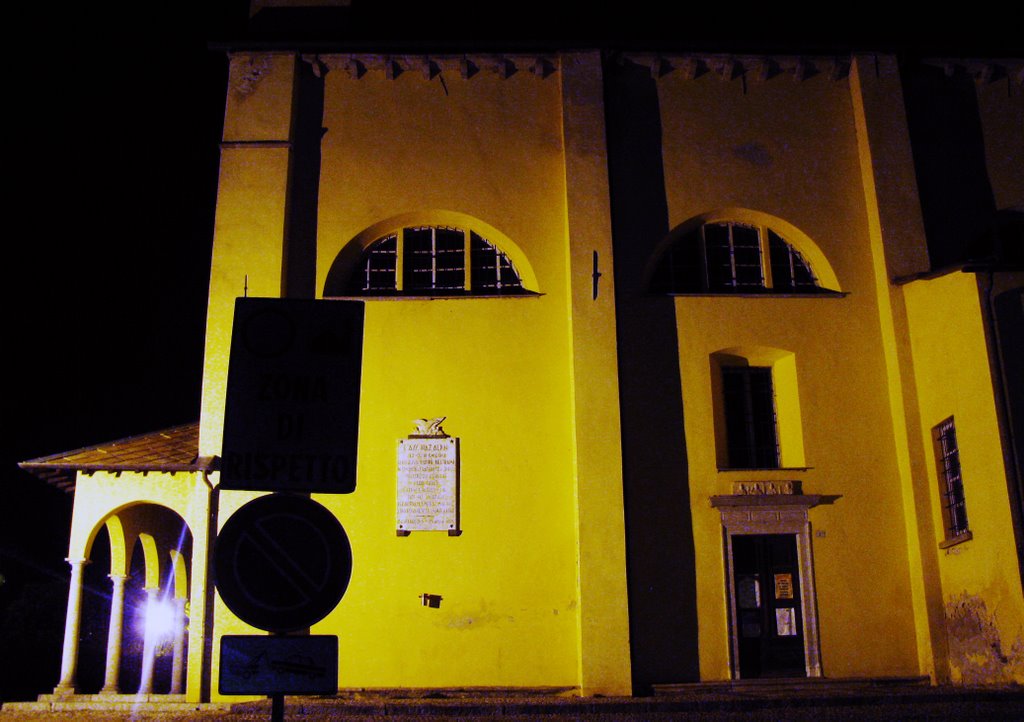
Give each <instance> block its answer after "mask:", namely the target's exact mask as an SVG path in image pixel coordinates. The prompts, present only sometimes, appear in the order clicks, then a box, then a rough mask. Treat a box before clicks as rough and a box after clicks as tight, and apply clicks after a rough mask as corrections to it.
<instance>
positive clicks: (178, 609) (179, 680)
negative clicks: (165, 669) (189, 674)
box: [171, 597, 185, 694]
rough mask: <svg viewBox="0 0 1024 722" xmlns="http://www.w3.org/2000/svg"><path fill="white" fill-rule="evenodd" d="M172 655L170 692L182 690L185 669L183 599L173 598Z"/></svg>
mask: <svg viewBox="0 0 1024 722" xmlns="http://www.w3.org/2000/svg"><path fill="white" fill-rule="evenodd" d="M173 649H174V656H173V657H172V660H171V694H181V693H182V692H183V691H184V685H183V681H184V676H185V675H184V671H185V599H184V598H182V597H175V598H174V647H173Z"/></svg>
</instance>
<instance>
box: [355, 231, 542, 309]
mask: <svg viewBox="0 0 1024 722" xmlns="http://www.w3.org/2000/svg"><path fill="white" fill-rule="evenodd" d="M348 292H349V293H350V294H352V295H354V296H387V295H405V296H460V295H469V296H487V295H501V294H523V293H529V291H527V290H526V289H524V288H523V282H522V280H521V279H520V276H519V272H518V271H517V270H516V268H515V266H514V265H512V261H510V260H509V258H508V256H507V255H506V254H505V253H504V252H503V251H502V250H501V249H500V248H498V247H497V246H495V245H494V244H493V243H491V242H490V241H488V240H487V239H486V238H484V237H483V236H481V235H480V234H478V233H476V232H475V231H471V230H469V231H467V230H464V229H462V228H453V227H449V226H410V227H406V228H402V229H401V230H399V231H396V232H394V233H390V234H388V235H386V236H382V237H381V238H378V239H377V240H375V241H374V242H373V243H371V244H370V245H369V246H367V247H366V249H365V250H364V251H363V254H362V257H361V258H360V260H359V263H358V265H357V267H356V270H355V272H354V273H353V275H352V277H351V280H350V283H349V289H348Z"/></svg>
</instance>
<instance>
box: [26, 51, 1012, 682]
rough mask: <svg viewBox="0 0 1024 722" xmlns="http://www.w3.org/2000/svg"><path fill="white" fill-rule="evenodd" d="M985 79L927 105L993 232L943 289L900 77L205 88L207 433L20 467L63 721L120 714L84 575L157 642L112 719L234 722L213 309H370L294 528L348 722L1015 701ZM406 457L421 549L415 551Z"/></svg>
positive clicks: (365, 66)
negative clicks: (108, 702) (33, 504)
mask: <svg viewBox="0 0 1024 722" xmlns="http://www.w3.org/2000/svg"><path fill="white" fill-rule="evenodd" d="M1014 62H1015V64H1014V63H1008V62H1005V61H1003V62H1002V64H996V65H995V66H994V67H996V68H997V70H998V72H996V73H995V75H992V74H991V73H990V74H989V75H988V76H985V78H984V79H983V80H977V81H976V80H975V79H974V78H973V77H972V75H971V74H972V73H973V72H974V69H975V68H976V67H978V66H977V63H976V64H975V65H970V64H969V63H967V62H966V61H962V62H960V63H959V64H955V63H948V64H947V65H946V66H936V67H932V66H928V67H927V68H925V69H923V70H920V71H919V72H920V73H921V74H922V75H921V76H920V77H923V78H925V79H926V81H927V82H928V83H931V82H936V83H939V84H941V83H950V84H954V85H955V87H956V89H957V92H966V91H965V90H964V88H966V89H967V90H969V91H970V92H971V93H973V94H974V99H975V103H976V104H977V108H978V113H977V118H978V128H979V132H980V135H981V138H982V139H983V141H984V144H983V145H984V149H985V153H986V154H987V155H985V158H984V160H985V167H986V168H987V179H988V182H989V184H990V188H989V190H990V195H991V198H992V211H993V212H992V214H991V217H990V218H989V219H988V223H989V225H984V224H982V225H980V226H979V227H978V228H977V231H978V236H979V237H983V238H991V239H994V240H991V241H990V242H988V243H989V245H988V246H985V249H987V250H986V251H985V253H984V254H981V256H983V257H981V256H979V255H978V254H977V253H966V252H965V253H964V254H961V256H960V257H959V258H953V257H952V256H950V257H948V258H946V257H943V261H945V260H949V261H950V262H948V263H946V262H943V263H937V262H936V259H937V258H939V257H940V256H941V253H939V252H937V251H936V250H935V247H934V246H935V244H934V243H932V242H931V238H930V232H931V226H930V225H929V224H930V223H934V221H933V220H930V219H931V218H932V217H931V216H929V213H930V209H932V208H935V202H934V200H931V201H930V200H929V199H930V198H934V197H935V196H934V195H931V196H929V195H928V194H929V193H931V191H930V190H928V188H924V189H922V188H919V185H921V186H924V185H926V184H927V183H931V182H932V181H931V180H930V179H927V178H923V177H922V174H921V168H922V165H921V160H920V157H919V156H918V157H915V153H917V154H921V153H922V152H923V150H922V148H924V145H923V142H924V141H922V142H918V141H917V137H916V136H915V132H916V128H918V127H921V122H922V121H921V115H920V114H918V115H917V116H916V117H915V116H914V113H913V112H910V113H908V110H907V108H908V106H913V103H911V102H910V101H907V100H906V99H905V96H909V95H911V93H910V91H908V90H905V87H906V86H908V85H912V84H914V83H917V85H915V86H914V88H915V89H914V90H913V92H914V93H918V92H920V91H919V88H920V87H921V85H922V83H925V81H923V80H920V79H919V78H918V76H911V75H910V74H908V73H907V72H903V73H902V74H901V68H900V67H899V66H898V64H897V62H896V60H895V58H893V57H891V56H886V55H876V54H865V55H853V56H847V57H841V58H819V57H798V56H792V57H745V56H732V55H716V54H675V55H659V54H654V53H648V54H644V53H634V54H628V53H627V54H616V55H608V54H604V55H603V54H601V53H599V52H597V51H579V52H562V53H546V54H533V55H530V54H508V55H500V54H487V55H484V54H479V55H437V56H434V55H426V54H417V55H387V54H371V53H329V52H325V53H321V54H301V53H295V52H285V51H258V52H250V51H242V50H239V51H237V52H232V53H231V56H230V76H229V88H228V98H227V106H226V113H225V123H224V136H223V143H222V150H221V164H220V182H219V190H218V200H217V215H216V228H215V234H214V243H213V260H212V269H211V281H210V298H209V311H208V317H207V336H206V353H205V365H204V376H203V379H204V380H203V396H202V409H201V417H200V420H199V422H198V424H197V425H192V426H188V427H181V428H178V429H172V430H167V431H165V432H160V433H157V434H149V435H144V436H140V437H135V438H133V439H128V440H123V441H121V442H114V443H111V444H101V445H99V446H97V447H93V448H91V449H83V450H78V451H75V452H68V453H66V454H58V455H55V456H53V457H46V458H45V459H37V460H33V461H31V462H26V464H25V467H26V468H29V469H31V470H34V471H36V472H38V473H39V474H40V475H44V476H48V477H49V478H51V479H54V480H56V481H57V483H62V484H64V485H65V486H68V487H69V488H73V490H74V494H75V507H74V518H73V523H72V529H71V540H70V548H69V555H68V559H69V562H70V564H71V566H72V577H71V592H70V594H69V605H68V618H67V619H68V621H67V626H66V635H65V643H64V658H63V669H62V678H61V680H60V681H59V684H58V687H57V689H56V690H55V694H57V695H64V696H68V695H74V694H81V693H100V694H103V693H106V694H117V693H119V692H135V691H136V690H135V689H124V685H123V684H122V682H121V680H120V679H119V675H120V663H121V645H122V644H123V637H124V636H125V634H126V633H122V629H123V628H124V625H125V622H124V615H125V611H124V608H123V604H122V606H121V608H120V609H119V610H118V604H117V603H116V601H115V603H113V604H112V611H111V614H110V620H111V622H110V628H109V629H110V631H109V632H108V647H107V649H108V652H107V660H106V664H107V666H108V668H107V674H106V677H105V683H104V687H103V688H102V690H85V689H82V688H81V686H80V685H79V684H78V683H77V674H76V670H77V658H78V642H77V638H78V636H79V633H80V618H81V606H82V603H83V602H82V595H81V578H82V571H81V570H82V568H83V564H84V563H85V560H89V559H90V558H91V557H93V556H94V555H95V550H94V542H95V543H101V544H109V547H110V551H109V558H110V563H111V568H110V572H109V574H110V577H111V584H112V588H113V590H114V593H113V598H114V599H115V600H116V599H117V598H118V595H119V594H120V598H121V599H122V600H123V598H124V597H123V591H121V592H118V588H119V587H120V588H122V589H123V587H124V585H125V584H126V581H125V580H126V579H127V578H128V577H129V576H130V575H131V574H132V572H131V570H132V568H133V564H132V560H133V555H134V556H138V555H142V558H143V559H144V563H143V564H142V565H141V568H144V569H145V584H144V587H145V589H146V590H147V594H149V595H150V596H151V597H152V598H153V599H156V598H159V597H167V598H168V599H171V600H172V601H173V600H177V601H174V602H173V604H172V607H173V609H174V610H175V617H174V619H175V622H174V625H173V630H172V632H171V633H170V634H171V637H172V638H173V640H172V643H170V644H164V645H163V646H160V645H158V644H157V643H156V642H155V641H151V640H149V638H148V637H147V643H146V645H145V650H144V652H143V655H142V668H143V671H142V672H141V673H140V675H141V676H140V687H139V689H140V690H141V691H143V692H145V693H149V694H157V695H162V694H164V693H167V694H170V695H172V696H173V695H181V697H180V698H181V699H183V700H187V701H189V702H198V701H208V700H223V699H227V698H228V697H227V695H225V693H224V692H223V691H222V690H221V689H220V686H219V680H220V679H221V672H222V671H221V666H222V661H221V657H220V655H221V639H222V637H224V636H225V635H236V634H262V633H263V632H262V630H260V629H257V628H255V627H252V626H250V625H247V624H245V622H243V621H242V620H241V619H239V618H238V617H237V616H236V615H235V614H234V613H232V611H231V610H230V609H229V608H228V607H227V606H226V605H225V604H224V602H223V600H222V599H221V597H220V594H219V592H218V591H217V588H216V585H215V583H214V581H215V580H214V578H213V572H212V567H213V560H214V557H215V553H216V549H215V539H216V536H217V532H218V530H220V529H221V528H222V527H223V526H224V524H225V523H226V522H227V520H228V519H230V518H231V516H232V514H233V513H235V512H236V511H237V510H238V509H240V508H241V507H243V506H244V505H245V504H246V503H247V502H249V501H251V500H252V499H254V498H256V497H258V496H260V494H261V493H262V492H256V491H246V490H238V489H235V488H232V489H228V488H220V483H221V479H220V477H221V473H222V471H223V468H224V467H223V459H224V455H225V440H224V437H225V423H226V419H225V408H226V406H227V405H229V397H228V387H229V378H228V377H229V365H230V364H231V363H232V359H231V356H232V353H231V350H232V332H233V329H234V333H236V334H237V333H239V331H238V326H237V325H236V324H235V318H234V313H235V308H236V302H237V299H239V298H243V299H246V298H247V299H283V300H285V301H287V300H293V301H294V300H300V299H301V300H307V301H308V300H314V301H315V302H316V303H318V304H331V303H342V302H348V303H352V302H356V303H359V304H361V305H362V307H363V314H364V315H363V328H362V351H361V359H362V362H361V363H362V365H361V368H362V372H361V384H360V388H359V412H358V445H357V447H358V450H357V454H356V459H357V461H356V466H355V479H354V483H355V488H354V490H353V491H352V492H351V493H344V494H333V493H314V494H313V495H312V498H313V499H314V500H315V501H317V502H318V503H319V504H321V505H323V506H324V507H325V508H326V509H328V510H329V511H330V513H331V514H332V515H333V516H334V517H335V518H336V519H337V520H338V521H339V522H340V524H341V526H342V527H343V528H344V530H345V533H346V534H347V536H348V539H349V541H350V543H351V550H352V570H351V579H350V581H349V583H348V587H347V590H346V591H345V594H344V596H343V598H342V599H341V601H340V602H338V603H337V605H336V606H335V607H334V608H333V609H332V610H331V611H330V612H329V613H328V614H327V615H326V616H325V617H323V618H322V619H321V620H319V621H317V622H316V623H314V624H312V626H311V628H310V630H309V631H310V633H311V634H314V635H316V634H322V635H335V636H336V637H337V640H338V651H339V653H338V670H337V682H338V688H339V689H349V688H396V687H405V688H408V687H415V688H452V687H496V688H519V687H528V688H552V689H561V690H567V691H569V692H571V693H578V694H584V695H593V694H603V695H629V694H646V693H649V692H650V691H651V690H652V689H655V688H657V687H659V686H660V685H672V684H677V683H683V682H701V681H723V680H735V679H751V678H763V677H829V678H860V677H916V676H926V677H928V678H930V679H931V680H932V682H934V683H948V682H954V683H1000V682H1013V681H1015V682H1024V597H1022V575H1021V566H1020V564H1021V559H1022V557H1021V549H1022V535H1024V526H1022V524H1021V513H1022V506H1021V499H1020V489H1021V487H1020V483H1021V481H1020V459H1021V450H1020V446H1019V445H1020V424H1021V422H1022V418H1021V399H1022V396H1021V388H1020V387H1021V380H1020V377H1018V373H1019V372H1020V361H1019V355H1018V353H1017V352H1018V351H1019V350H1020V342H1019V341H1018V340H1016V338H1017V337H1018V336H1020V335H1021V334H1020V331H1021V329H1022V328H1024V326H1022V322H1021V314H1022V310H1021V309H1022V305H1021V293H1022V291H1021V289H1022V285H1024V275H1022V271H1021V266H1020V264H1019V262H1020V254H1021V251H1020V248H1019V244H1020V242H1021V239H1020V237H1019V235H1014V233H1017V234H1019V228H1020V215H1021V213H1022V210H1024V180H1022V177H1021V174H1020V172H1019V168H1020V167H1021V161H1022V160H1024V133H1022V132H1021V128H1022V127H1024V90H1022V87H1021V75H1020V73H1021V62H1020V61H1014ZM984 67H988V68H991V67H993V66H992V64H989V65H984ZM936 74H937V75H936ZM933 75H934V76H935V78H938V80H934V79H933ZM914 97H917V96H914ZM920 105H921V104H920V103H919V104H918V107H920ZM930 187H931V188H934V184H933V186H930ZM992 229H995V230H994V231H993V230H992ZM1015 229H1016V230H1015ZM986 234H988V235H986ZM965 242H966V241H965ZM1015 243H1016V244H1018V245H1017V246H1014V245H1013V244H1015ZM1015 254H1016V255H1015ZM416 420H419V426H417V421H416ZM431 421H432V422H433V425H432V429H431V430H425V427H426V426H430V423H426V424H425V423H424V422H431ZM423 436H426V437H429V438H437V439H450V440H452V441H451V442H449V443H452V444H456V443H457V448H458V451H457V455H456V456H455V457H453V458H454V459H455V462H454V467H453V470H452V472H451V474H450V475H449V476H448V477H446V479H447V480H449V481H450V479H454V480H455V483H454V486H449V487H446V489H447V490H446V493H448V494H453V495H454V496H453V497H451V498H453V499H454V502H453V504H454V508H455V509H456V510H457V516H456V517H455V521H453V522H452V523H451V524H450V525H449V526H450V527H451V528H450V529H449V530H448V531H446V530H445V529H443V528H434V527H430V528H427V529H424V528H412V529H411V531H410V530H408V529H405V528H403V525H404V524H407V523H408V521H407V520H408V518H411V517H409V516H407V512H408V509H410V508H411V507H410V498H412V497H413V496H415V499H417V500H419V502H422V503H428V504H433V503H437V499H436V498H434V497H433V496H431V493H427V492H424V491H422V490H415V489H413V490H412V491H411V490H410V489H412V488H413V487H410V484H411V483H412V482H410V476H409V475H408V473H407V471H406V469H407V468H408V467H407V466H403V464H404V463H406V462H404V461H403V458H404V457H402V456H401V453H402V452H401V450H400V449H401V445H402V444H404V443H407V442H408V440H410V439H413V438H420V437H423ZM413 486H415V485H414V484H413ZM417 494H418V496H416V495H417ZM424 499H425V500H426V501H424ZM135 564H136V567H135V568H137V569H138V568H140V566H139V561H138V560H136V562H135ZM136 583H139V580H138V579H136ZM160 655H165V656H167V657H168V658H173V659H172V661H171V663H170V665H169V668H168V669H167V670H163V671H160V670H162V669H163V668H160V667H159V666H158V665H156V659H157V658H158V657H159V656H160ZM154 669H156V670H157V671H155V672H154ZM147 670H148V672H147Z"/></svg>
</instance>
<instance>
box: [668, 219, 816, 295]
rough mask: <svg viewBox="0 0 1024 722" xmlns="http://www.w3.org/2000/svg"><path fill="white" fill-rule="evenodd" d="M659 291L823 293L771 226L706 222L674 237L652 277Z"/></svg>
mask: <svg viewBox="0 0 1024 722" xmlns="http://www.w3.org/2000/svg"><path fill="white" fill-rule="evenodd" d="M651 290H652V291H654V292H656V293H821V292H825V291H827V290H828V289H825V288H822V287H821V286H820V285H819V284H818V279H817V277H816V276H815V275H814V272H813V271H812V270H811V266H810V264H809V263H807V261H806V259H804V257H803V256H802V255H801V254H800V252H799V251H798V250H796V249H795V248H793V246H792V245H790V244H789V243H788V242H787V241H786V240H785V239H784V238H782V236H780V235H779V234H778V233H776V232H775V231H773V230H772V229H771V228H767V227H763V226H756V225H749V224H744V223H736V222H733V221H725V222H719V223H705V224H704V225H702V226H701V227H700V228H697V229H695V230H693V231H690V232H689V233H687V234H685V235H683V236H682V237H681V238H679V239H678V240H676V241H675V243H673V244H672V245H671V246H670V247H669V248H668V250H667V251H666V252H665V254H664V255H663V256H662V257H661V259H660V260H659V262H658V265H657V267H656V268H655V271H654V275H653V276H652V278H651Z"/></svg>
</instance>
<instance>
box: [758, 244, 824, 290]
mask: <svg viewBox="0 0 1024 722" xmlns="http://www.w3.org/2000/svg"><path fill="white" fill-rule="evenodd" d="M768 248H769V255H770V257H771V264H772V286H773V288H775V289H776V290H779V291H813V290H818V289H819V286H818V281H817V279H816V278H815V277H814V273H813V272H812V271H811V267H810V265H808V263H807V261H805V260H804V257H803V256H801V255H800V252H799V251H798V250H796V249H795V248H793V246H791V245H790V244H789V243H787V242H786V241H785V240H784V239H783V238H782V237H780V236H779V235H778V234H777V233H775V231H771V230H769V231H768Z"/></svg>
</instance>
